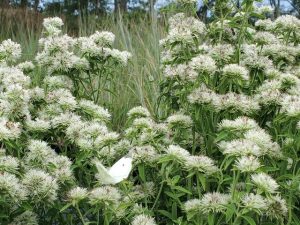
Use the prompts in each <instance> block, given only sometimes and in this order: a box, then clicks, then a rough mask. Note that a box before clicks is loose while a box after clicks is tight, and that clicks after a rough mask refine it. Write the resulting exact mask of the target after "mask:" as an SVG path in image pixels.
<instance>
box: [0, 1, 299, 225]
mask: <svg viewBox="0 0 300 225" xmlns="http://www.w3.org/2000/svg"><path fill="white" fill-rule="evenodd" d="M178 4H179V6H182V8H183V9H184V11H185V12H186V11H188V9H190V7H194V6H195V1H179V2H178ZM178 8H180V7H178ZM178 8H177V9H178ZM269 11H270V9H269V8H267V7H257V6H255V5H253V1H251V0H246V1H243V4H242V7H241V8H236V7H235V6H234V5H232V4H230V2H229V1H221V2H220V3H219V4H216V5H215V6H214V8H213V9H212V13H213V15H214V17H215V19H214V20H213V21H212V22H211V23H209V24H207V25H206V24H204V23H202V22H201V21H200V20H198V19H197V18H195V17H193V16H191V15H190V14H189V15H188V14H185V13H177V14H175V15H173V16H172V17H171V18H170V19H169V30H168V34H167V36H166V37H165V38H164V39H162V40H161V41H160V46H161V67H162V72H163V75H164V80H163V82H162V83H161V96H160V99H158V103H159V104H158V105H159V107H158V112H157V115H151V114H150V112H149V111H148V110H147V109H146V108H145V107H141V106H137V107H135V108H133V109H131V110H130V111H129V112H128V113H127V117H128V120H127V122H126V125H125V127H124V129H122V130H121V131H120V132H115V131H113V130H112V128H111V124H110V121H111V117H112V115H110V113H109V112H108V110H106V109H105V108H103V107H102V106H100V105H99V102H100V100H101V96H103V95H105V94H104V92H106V91H108V92H113V83H112V80H113V79H111V78H112V76H115V75H116V74H117V72H118V71H119V69H120V67H125V66H126V64H127V62H128V60H129V58H130V53H128V52H126V51H119V50H117V49H113V48H112V45H113V41H114V35H113V34H112V33H109V32H95V33H94V34H92V35H91V36H89V37H79V38H72V37H69V36H67V35H62V30H61V26H62V25H63V22H62V20H61V19H59V18H47V19H45V21H44V33H43V35H44V36H43V37H42V38H41V40H40V46H41V48H40V51H39V52H38V53H37V55H36V57H35V61H34V62H29V61H27V62H22V63H19V61H18V60H19V58H20V56H21V46H20V45H18V44H17V43H14V42H12V41H11V40H6V41H3V42H2V43H1V44H0V82H1V88H0V143H1V148H0V223H1V224H5V225H8V224H9V225H20V224H32V225H36V224H70V225H71V224H82V225H88V224H97V225H99V224H104V225H108V224H132V225H141V224H146V225H155V224H180V225H190V224H195V225H204V224H208V225H223V224H224V225H225V224H231V225H237V224H251V225H254V224H261V225H263V224H265V225H267V224H278V225H282V224H288V225H296V224H299V221H300V219H299V216H298V214H299V209H298V208H299V207H298V206H299V203H298V198H299V184H300V183H299V182H300V179H299V178H300V176H299V171H300V170H299V157H298V155H299V153H298V151H299V129H300V122H299V121H300V103H299V97H300V96H299V95H300V94H299V87H300V78H299V76H300V74H299V61H300V47H299V38H300V21H299V19H297V18H295V17H293V16H281V17H279V18H277V19H276V20H275V21H271V20H270V19H266V16H267V15H268V13H269ZM37 69H40V70H42V71H43V72H44V73H45V76H44V77H43V79H42V80H41V81H40V82H37V83H38V84H36V82H33V78H35V77H34V75H35V70H37ZM103 91H104V92H103Z"/></svg>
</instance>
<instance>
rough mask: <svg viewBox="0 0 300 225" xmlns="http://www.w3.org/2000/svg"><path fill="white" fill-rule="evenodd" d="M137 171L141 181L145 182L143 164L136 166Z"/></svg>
mask: <svg viewBox="0 0 300 225" xmlns="http://www.w3.org/2000/svg"><path fill="white" fill-rule="evenodd" d="M138 171H139V176H140V178H141V179H142V181H143V182H146V176H145V166H144V165H143V164H139V165H138Z"/></svg>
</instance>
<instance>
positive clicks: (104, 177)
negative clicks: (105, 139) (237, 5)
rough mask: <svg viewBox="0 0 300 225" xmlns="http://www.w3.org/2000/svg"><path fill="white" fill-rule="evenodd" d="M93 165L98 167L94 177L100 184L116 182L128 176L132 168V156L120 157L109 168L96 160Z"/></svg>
mask: <svg viewBox="0 0 300 225" xmlns="http://www.w3.org/2000/svg"><path fill="white" fill-rule="evenodd" d="M95 165H96V167H97V169H98V173H97V174H96V177H97V179H98V180H99V181H100V182H101V183H102V184H117V183H120V182H121V181H123V180H125V179H126V178H127V177H128V176H129V173H130V171H131V169H132V158H130V157H122V158H121V159H120V160H119V161H117V162H116V163H115V164H114V165H113V166H112V167H110V168H109V169H106V168H105V167H104V166H103V165H102V163H101V162H99V161H96V162H95Z"/></svg>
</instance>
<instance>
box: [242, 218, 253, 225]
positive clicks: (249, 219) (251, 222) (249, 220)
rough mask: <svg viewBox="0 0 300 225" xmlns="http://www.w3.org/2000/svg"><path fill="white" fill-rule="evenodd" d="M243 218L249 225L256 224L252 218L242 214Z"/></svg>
mask: <svg viewBox="0 0 300 225" xmlns="http://www.w3.org/2000/svg"><path fill="white" fill-rule="evenodd" d="M242 218H243V219H245V220H246V221H247V222H248V223H249V224H250V225H256V223H255V221H254V219H252V218H251V217H249V216H242Z"/></svg>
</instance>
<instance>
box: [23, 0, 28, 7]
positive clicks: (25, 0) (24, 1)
mask: <svg viewBox="0 0 300 225" xmlns="http://www.w3.org/2000/svg"><path fill="white" fill-rule="evenodd" d="M27 5H28V1H27V0H21V8H26V7H27Z"/></svg>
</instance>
